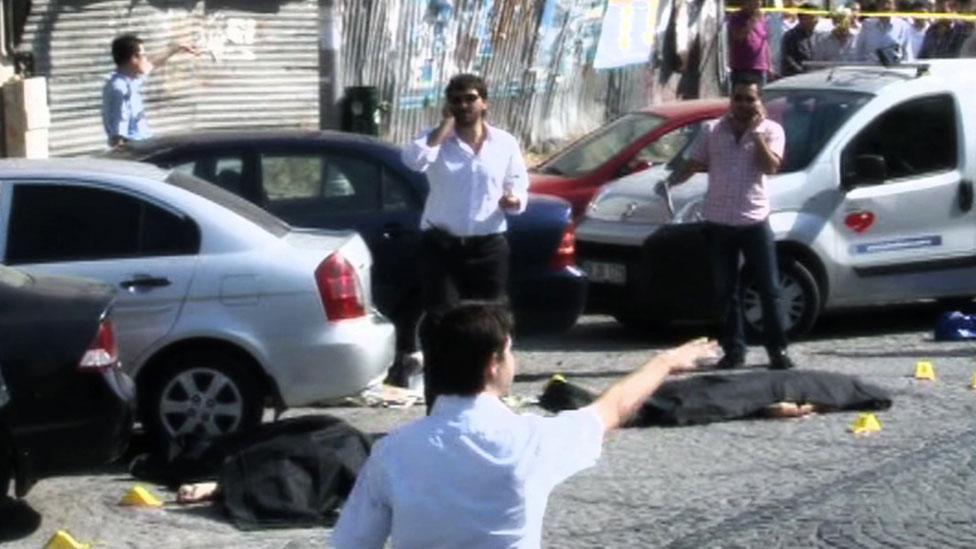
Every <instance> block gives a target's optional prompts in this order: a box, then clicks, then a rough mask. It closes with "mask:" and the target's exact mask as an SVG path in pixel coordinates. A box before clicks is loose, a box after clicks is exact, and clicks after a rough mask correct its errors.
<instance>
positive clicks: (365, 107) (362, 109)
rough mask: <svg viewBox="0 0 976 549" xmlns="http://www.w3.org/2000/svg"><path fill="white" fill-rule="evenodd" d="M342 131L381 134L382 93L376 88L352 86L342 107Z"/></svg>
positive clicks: (346, 91) (347, 89) (348, 89)
mask: <svg viewBox="0 0 976 549" xmlns="http://www.w3.org/2000/svg"><path fill="white" fill-rule="evenodd" d="M342 131H344V132H353V133H364V134H366V135H379V134H380V92H379V90H378V89H377V88H376V86H350V87H348V88H346V90H345V97H344V99H343V105H342Z"/></svg>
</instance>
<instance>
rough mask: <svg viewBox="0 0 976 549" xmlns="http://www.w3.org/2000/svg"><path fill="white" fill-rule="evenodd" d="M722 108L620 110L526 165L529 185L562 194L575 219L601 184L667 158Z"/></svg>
mask: <svg viewBox="0 0 976 549" xmlns="http://www.w3.org/2000/svg"><path fill="white" fill-rule="evenodd" d="M728 108H729V102H728V100H724V99H696V100H691V101H673V102H669V103H662V104H660V105H655V106H653V107H649V108H647V109H644V110H641V111H635V112H630V113H626V114H624V115H623V116H621V117H620V118H617V119H616V120H614V121H612V122H610V123H608V124H605V125H603V126H600V127H599V128H597V129H595V130H593V131H592V132H590V133H588V134H586V135H585V136H583V137H581V138H579V139H577V140H576V141H574V142H572V143H570V144H569V145H567V146H566V147H564V148H563V149H561V150H560V151H559V152H557V153H556V154H554V155H552V156H551V157H549V158H548V159H546V160H545V161H543V162H542V163H541V164H539V165H538V166H536V167H534V168H532V170H530V171H529V179H530V181H531V185H530V187H529V189H530V190H531V191H532V192H537V193H542V194H548V195H553V196H558V197H560V198H565V199H566V200H568V201H569V202H570V203H571V204H572V205H573V215H574V217H579V216H581V215H583V212H584V211H585V210H586V205H587V204H588V203H589V201H590V199H591V198H593V195H594V194H596V191H597V190H599V189H600V187H601V186H603V185H604V184H605V183H608V182H609V181H611V180H614V179H617V178H619V177H622V176H625V175H628V174H631V173H634V172H638V171H641V170H644V169H647V168H649V167H651V166H654V165H658V164H663V163H666V162H668V161H669V160H671V158H672V157H673V156H674V155H675V154H676V153H677V152H678V151H680V150H681V149H682V148H683V147H684V146H685V144H686V143H687V142H688V140H689V139H691V137H692V136H693V135H695V133H696V132H697V131H698V127H699V126H700V125H701V123H702V122H705V121H706V120H710V119H712V118H716V117H718V116H721V115H722V114H724V113H725V111H727V110H728Z"/></svg>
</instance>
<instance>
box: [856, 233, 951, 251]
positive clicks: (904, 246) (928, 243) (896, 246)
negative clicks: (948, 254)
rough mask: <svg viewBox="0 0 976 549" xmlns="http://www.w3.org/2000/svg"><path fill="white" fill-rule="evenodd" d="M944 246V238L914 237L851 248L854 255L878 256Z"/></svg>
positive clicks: (934, 236)
mask: <svg viewBox="0 0 976 549" xmlns="http://www.w3.org/2000/svg"><path fill="white" fill-rule="evenodd" d="M941 245H942V236H940V235H930V236H913V237H909V238H899V239H897V240H882V241H881V242H870V243H868V244H858V245H856V246H851V253H852V254H876V253H883V252H900V251H902V250H913V249H915V248H931V247H933V246H941Z"/></svg>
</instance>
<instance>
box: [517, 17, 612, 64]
mask: <svg viewBox="0 0 976 549" xmlns="http://www.w3.org/2000/svg"><path fill="white" fill-rule="evenodd" d="M606 4H607V0H546V3H545V6H544V7H543V9H542V17H541V18H540V22H539V39H538V47H537V49H536V55H535V63H534V64H533V65H534V66H533V68H534V69H535V70H536V72H537V73H538V74H540V75H545V74H548V73H550V72H551V73H555V74H556V75H557V77H558V76H559V75H572V74H575V73H577V72H578V71H577V69H578V68H579V67H580V66H582V65H587V64H592V63H593V58H594V55H595V54H596V45H597V40H598V39H599V37H600V23H601V21H602V20H603V11H604V9H605V7H606Z"/></svg>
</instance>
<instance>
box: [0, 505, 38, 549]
mask: <svg viewBox="0 0 976 549" xmlns="http://www.w3.org/2000/svg"><path fill="white" fill-rule="evenodd" d="M0 517H2V519H3V520H0V543H3V542H7V541H15V540H18V539H22V538H26V537H27V536H29V535H31V534H33V533H34V532H35V531H37V529H38V527H40V525H41V514H40V513H38V512H37V511H35V510H34V509H33V508H32V507H31V506H30V505H28V504H27V502H26V501H24V500H20V499H13V498H10V497H7V496H2V497H0Z"/></svg>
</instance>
